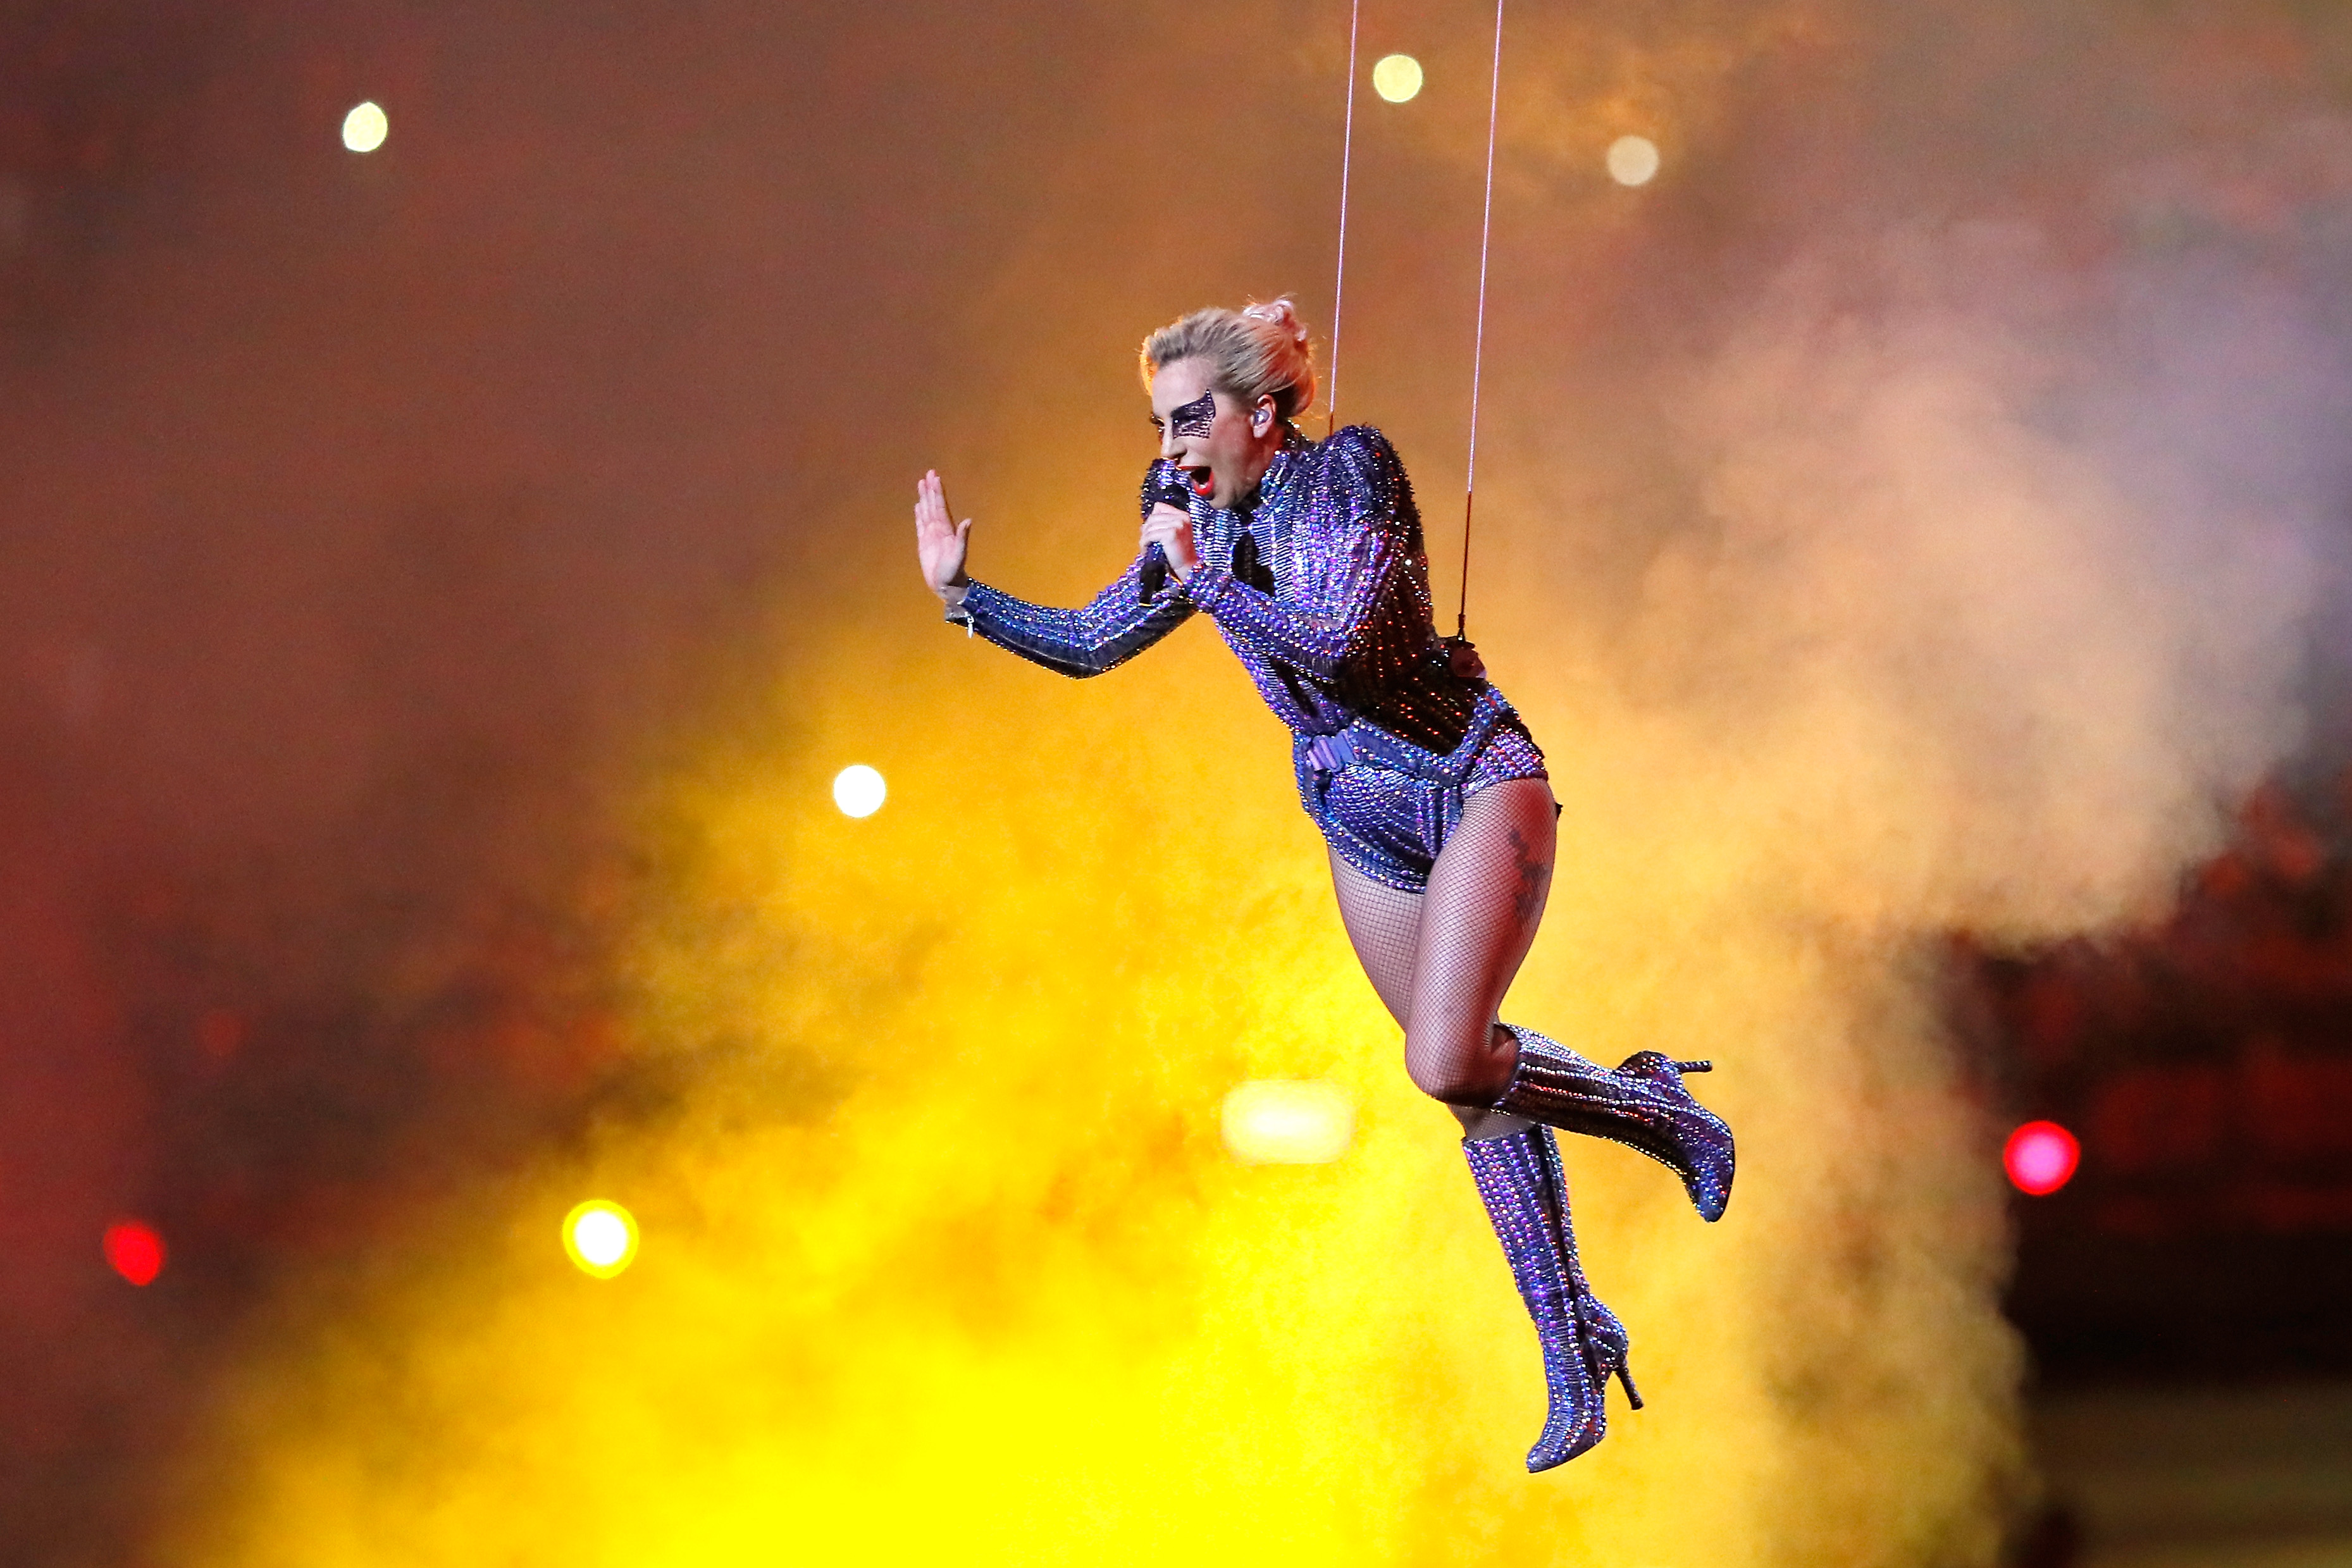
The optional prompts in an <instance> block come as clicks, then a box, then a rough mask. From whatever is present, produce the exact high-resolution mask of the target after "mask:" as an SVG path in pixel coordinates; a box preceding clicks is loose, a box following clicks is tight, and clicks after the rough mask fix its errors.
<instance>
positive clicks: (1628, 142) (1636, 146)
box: [1609, 136, 1658, 185]
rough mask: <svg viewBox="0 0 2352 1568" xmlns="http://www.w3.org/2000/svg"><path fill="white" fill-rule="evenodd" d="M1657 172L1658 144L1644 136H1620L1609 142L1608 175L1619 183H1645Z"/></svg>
mask: <svg viewBox="0 0 2352 1568" xmlns="http://www.w3.org/2000/svg"><path fill="white" fill-rule="evenodd" d="M1657 172H1658V144H1657V143H1656V142H1654V141H1651V140H1650V139H1649V138H1648V137H1646V136H1620V137H1619V138H1618V139H1617V140H1616V141H1612V142H1611V143H1610V144H1609V177H1610V178H1611V179H1612V180H1614V181H1616V182H1617V183H1619V184H1621V185H1646V184H1648V183H1650V181H1651V180H1652V179H1653V178H1654V177H1655V176H1656V174H1657Z"/></svg>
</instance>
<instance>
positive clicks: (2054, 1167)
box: [2000, 1122, 2083, 1197]
mask: <svg viewBox="0 0 2352 1568" xmlns="http://www.w3.org/2000/svg"><path fill="white" fill-rule="evenodd" d="M2082 1160H2083V1145H2080V1144H2078V1143H2076V1142H2075V1141H2074V1134H2072V1133H2070V1132H2068V1131H2067V1130H2066V1129H2065V1128H2063V1127H2062V1126H2060V1125H2059V1124H2057V1123H2055V1122H2028V1123H2026V1124H2025V1125H2023V1126H2022V1127H2020V1128H2018V1129H2017V1131H2015V1132H2014V1133H2011V1134H2010V1135H2009V1142H2008V1143H2007V1144H2006V1145H2003V1146H2002V1148H2001V1151H2000V1164H2001V1168H2002V1169H2003V1170H2005V1171H2007V1172H2008V1173H2009V1179H2010V1181H2011V1183H2012V1184H2014V1185H2015V1186H2016V1187H2017V1190H2018V1191H2020V1192H2021V1193H2026V1194H2029V1195H2031V1196H2032V1197H2048V1196H2049V1195H2050V1194H2052V1193H2053V1192H2056V1191H2057V1190H2058V1189H2059V1188H2060V1187H2062V1186H2065V1185H2066V1184H2067V1183H2068V1182H2070V1181H2072V1180H2074V1167H2075V1166H2078V1165H2080V1164H2081V1163H2082Z"/></svg>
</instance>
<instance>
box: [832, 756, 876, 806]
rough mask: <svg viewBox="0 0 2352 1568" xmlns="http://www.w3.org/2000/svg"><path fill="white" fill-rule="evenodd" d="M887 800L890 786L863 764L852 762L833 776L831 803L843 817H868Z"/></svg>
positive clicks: (873, 770) (874, 771)
mask: <svg viewBox="0 0 2352 1568" xmlns="http://www.w3.org/2000/svg"><path fill="white" fill-rule="evenodd" d="M889 798H890V786H889V785H888V784H887V783H886V782H884V780H883V778H882V775H881V774H880V773H878V772H877V771H876V770H875V769H873V768H868V767H866V764H864V763H863V762H854V763H852V764H850V765H849V766H848V767H846V768H843V769H842V770H841V771H840V772H838V773H836V774H835V775H834V776H833V803H834V804H835V805H836V806H838V807H840V808H841V814H842V815H843V816H845V817H870V816H872V815H873V814H874V813H875V812H877V811H878V810H881V809H882V802H883V801H885V800H888V799H889Z"/></svg>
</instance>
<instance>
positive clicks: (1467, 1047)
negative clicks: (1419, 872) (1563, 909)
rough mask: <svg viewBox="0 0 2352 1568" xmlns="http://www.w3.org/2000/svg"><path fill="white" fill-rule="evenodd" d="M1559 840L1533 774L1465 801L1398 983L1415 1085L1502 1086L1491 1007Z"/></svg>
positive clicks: (1521, 947)
mask: <svg viewBox="0 0 2352 1568" xmlns="http://www.w3.org/2000/svg"><path fill="white" fill-rule="evenodd" d="M1558 841H1559V821H1558V813H1557V811H1556V810H1555V809H1554V807H1553V805H1552V795H1551V786H1550V785H1549V783H1547V782H1546V781H1545V780H1543V779H1509V780H1507V781H1505V782H1503V783H1500V784H1490V785H1488V786H1487V787H1486V789H1481V790H1479V791H1478V792H1477V793H1476V794H1475V795H1473V796H1471V797H1470V799H1469V800H1467V801H1466V802H1465V804H1464V806H1463V808H1462V821H1461V822H1460V823H1459V825H1457V826H1456V827H1455V828H1454V831H1453V832H1452V833H1451V834H1450V835H1448V837H1447V838H1446V841H1445V848H1444V851H1442V852H1440V853H1439V855H1438V857H1437V863H1436V864H1435V865H1434V866H1433V867H1432V868H1431V869H1430V873H1429V890H1428V892H1427V893H1425V894H1423V895H1422V898H1421V920H1420V924H1419V925H1418V927H1417V929H1416V938H1417V939H1416V942H1415V946H1414V952H1413V965H1412V981H1411V983H1410V985H1409V987H1408V988H1407V992H1406V995H1407V997H1408V998H1409V999H1408V1002H1407V1006H1406V1008H1405V1011H1404V1015H1403V1016H1404V1020H1405V1040H1404V1060H1405V1071H1407V1072H1409V1073H1411V1074H1412V1081H1413V1082H1414V1083H1415V1084H1417V1085H1418V1086H1419V1087H1420V1088H1421V1090H1422V1091H1423V1092H1424V1093H1427V1094H1430V1095H1433V1096H1434V1097H1435V1098H1437V1099H1440V1100H1444V1101H1445V1102H1447V1103H1451V1104H1454V1105H1479V1106H1483V1105H1491V1104H1493V1103H1495V1102H1496V1100H1497V1099H1499V1098H1500V1097H1501V1096H1502V1093H1503V1091H1504V1090H1505V1089H1506V1088H1507V1087H1508V1086H1509V1082H1510V1072H1511V1064H1512V1062H1513V1061H1515V1060H1516V1057H1517V1045H1516V1042H1514V1041H1512V1040H1510V1038H1509V1036H1508V1035H1507V1034H1505V1033H1504V1031H1502V1030H1499V1029H1498V1028H1497V1027H1496V1019H1498V1018H1499V1017H1500V1015H1501V1012H1502V1007H1503V996H1504V993H1505V992H1507V991H1508V990H1509V989H1510V988H1511V981H1512V979H1513V978H1514V977H1517V974H1518V972H1519V965H1520V964H1521V962H1523V961H1524V960H1525V959H1526V957H1527V956H1528V947H1529V946H1532V945H1533V944H1534V942H1535V938H1536V928H1537V926H1538V925H1540V924H1541V923H1542V921H1543V911H1544V902H1545V900H1546V898H1547V897H1549V894H1550V892H1551V872H1552V858H1553V855H1554V854H1555V852H1556V851H1557V848H1558ZM1351 930H1352V928H1351ZM1358 950H1359V951H1361V947H1360V946H1359V949H1358ZM1378 983H1379V982H1378V981H1377V980H1375V981H1374V984H1375V985H1377V984H1378ZM1391 1010H1394V1009H1393V1007H1391ZM1497 1036H1500V1037H1501V1038H1500V1039H1499V1040H1498V1039H1497Z"/></svg>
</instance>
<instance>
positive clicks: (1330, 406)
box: [1323, 0, 1364, 441]
mask: <svg viewBox="0 0 2352 1568" xmlns="http://www.w3.org/2000/svg"><path fill="white" fill-rule="evenodd" d="M1363 4H1364V0H1348V113H1347V118H1346V119H1345V120H1344V121H1342V129H1341V130H1340V132H1339V270H1338V273H1337V275H1336V276H1335V277H1333V278H1332V279H1331V390H1330V391H1329V392H1328V393H1326V394H1325V396H1324V400H1323V438H1324V439H1325V440H1326V441H1328V440H1329V439H1330V438H1331V432H1332V430H1333V429H1334V428H1335V427H1336V426H1337V425H1338V424H1339V301H1340V298H1341V297H1342V296H1343V295H1344V294H1345V293H1346V292H1347V287H1348V165H1349V161H1350V160H1351V159H1352V158H1353V157H1354V155H1355V151H1356V20H1357V18H1358V17H1359V16H1360V15H1361V14H1362V12H1363Z"/></svg>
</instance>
